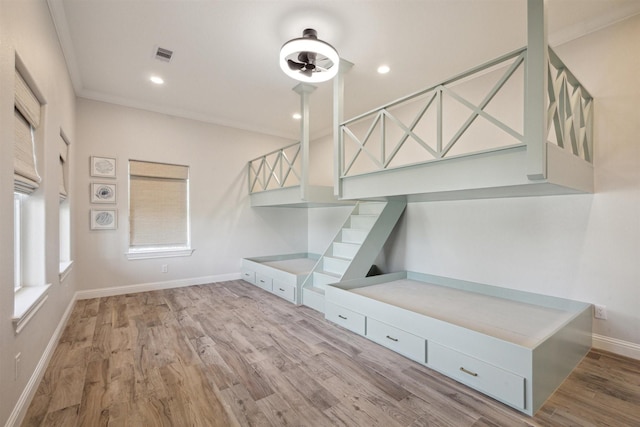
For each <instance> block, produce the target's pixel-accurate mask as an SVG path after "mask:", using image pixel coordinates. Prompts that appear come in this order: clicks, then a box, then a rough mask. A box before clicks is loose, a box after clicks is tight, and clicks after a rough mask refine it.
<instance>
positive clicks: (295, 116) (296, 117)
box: [291, 113, 302, 120]
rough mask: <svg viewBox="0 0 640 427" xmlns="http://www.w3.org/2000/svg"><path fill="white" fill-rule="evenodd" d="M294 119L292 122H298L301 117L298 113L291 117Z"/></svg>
mask: <svg viewBox="0 0 640 427" xmlns="http://www.w3.org/2000/svg"><path fill="white" fill-rule="evenodd" d="M291 117H293V118H294V120H300V119H301V118H302V115H301V114H300V113H293V116H291Z"/></svg>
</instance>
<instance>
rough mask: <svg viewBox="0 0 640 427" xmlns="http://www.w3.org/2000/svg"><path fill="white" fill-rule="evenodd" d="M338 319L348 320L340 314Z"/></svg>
mask: <svg viewBox="0 0 640 427" xmlns="http://www.w3.org/2000/svg"><path fill="white" fill-rule="evenodd" d="M338 317H339V318H341V319H344V320H347V318H346V317H344V316H343V315H342V314H338Z"/></svg>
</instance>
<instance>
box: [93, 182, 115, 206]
mask: <svg viewBox="0 0 640 427" xmlns="http://www.w3.org/2000/svg"><path fill="white" fill-rule="evenodd" d="M115 202H116V184H108V183H104V182H92V183H91V203H115Z"/></svg>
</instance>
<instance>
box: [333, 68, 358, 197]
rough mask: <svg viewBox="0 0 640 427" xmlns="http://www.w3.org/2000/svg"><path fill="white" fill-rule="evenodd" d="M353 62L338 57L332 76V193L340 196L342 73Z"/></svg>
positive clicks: (342, 114) (342, 111)
mask: <svg viewBox="0 0 640 427" xmlns="http://www.w3.org/2000/svg"><path fill="white" fill-rule="evenodd" d="M351 67H353V63H351V62H349V61H346V60H344V59H342V58H341V59H340V68H338V74H337V75H336V76H335V77H334V78H333V194H334V195H335V196H336V197H338V198H340V197H342V186H341V185H340V169H341V168H342V164H343V161H344V159H343V153H342V150H341V149H340V139H341V138H342V133H341V132H340V124H341V123H342V122H343V121H344V75H345V74H347V73H348V72H349V70H351Z"/></svg>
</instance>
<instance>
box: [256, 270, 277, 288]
mask: <svg viewBox="0 0 640 427" xmlns="http://www.w3.org/2000/svg"><path fill="white" fill-rule="evenodd" d="M256 286H259V287H261V288H262V289H264V290H265V291H269V292H271V291H272V289H273V281H272V280H271V277H268V276H265V275H264V274H260V273H256Z"/></svg>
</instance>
